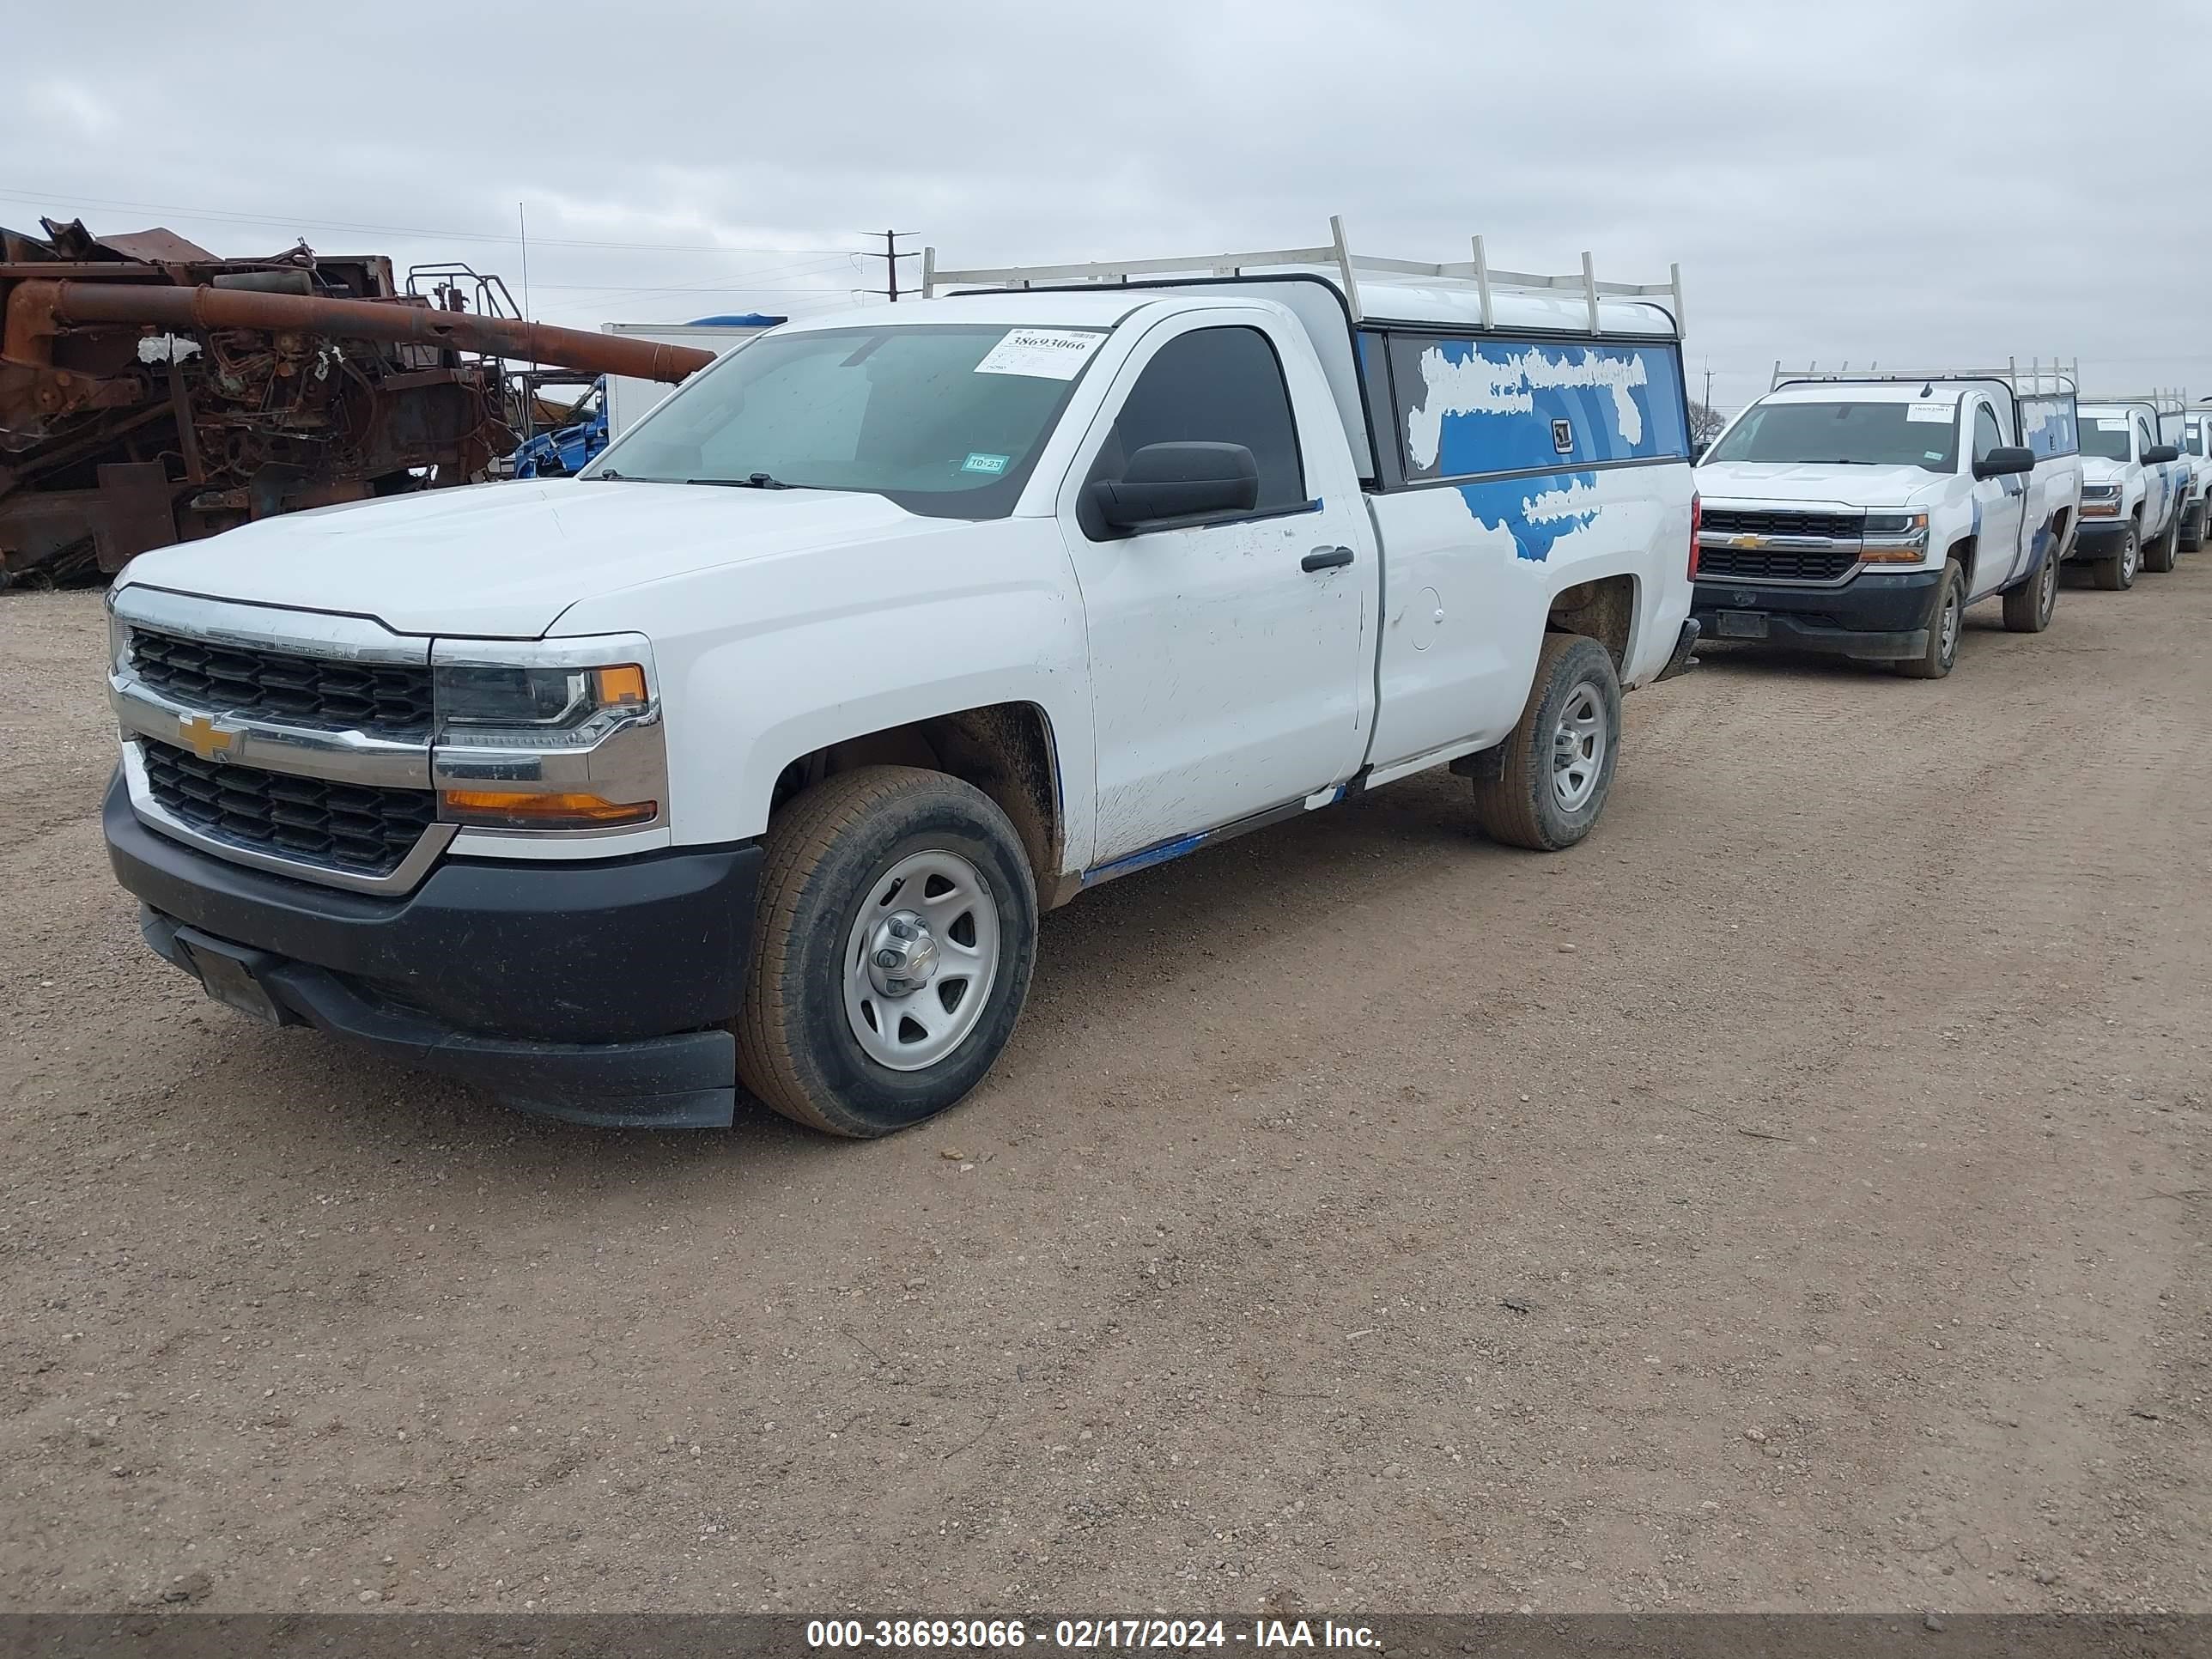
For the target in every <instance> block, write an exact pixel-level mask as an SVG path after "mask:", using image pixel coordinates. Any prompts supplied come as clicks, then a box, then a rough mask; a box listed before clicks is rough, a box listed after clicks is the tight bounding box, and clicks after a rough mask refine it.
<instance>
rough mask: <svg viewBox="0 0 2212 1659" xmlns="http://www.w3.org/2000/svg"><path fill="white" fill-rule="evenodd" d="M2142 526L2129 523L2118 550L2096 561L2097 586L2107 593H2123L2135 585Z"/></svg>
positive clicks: (2140, 561) (2140, 562)
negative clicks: (2107, 557)
mask: <svg viewBox="0 0 2212 1659" xmlns="http://www.w3.org/2000/svg"><path fill="white" fill-rule="evenodd" d="M2140 568H2142V526H2141V525H2138V524H2136V523H2134V522H2132V521H2130V523H2129V525H2128V527H2127V532H2126V533H2125V535H2124V536H2123V537H2122V538H2121V540H2120V550H2119V551H2118V552H2117V553H2115V554H2113V555H2112V557H2111V558H2109V559H2100V560H2098V561H2097V586H2100V587H2101V588H2103V589H2104V590H2105V592H2107V593H2124V592H2127V591H2128V589H2130V587H2133V586H2135V585H2136V571H2137V570H2138V569H2140Z"/></svg>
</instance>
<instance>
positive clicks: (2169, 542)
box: [2142, 513, 2181, 576]
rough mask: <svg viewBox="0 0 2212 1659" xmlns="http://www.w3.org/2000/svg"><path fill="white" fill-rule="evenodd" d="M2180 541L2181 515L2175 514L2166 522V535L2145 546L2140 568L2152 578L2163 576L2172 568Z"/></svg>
mask: <svg viewBox="0 0 2212 1659" xmlns="http://www.w3.org/2000/svg"><path fill="white" fill-rule="evenodd" d="M2180 540H2181V515H2180V514H2179V513H2175V514H2174V515H2173V516H2172V518H2170V519H2168V520H2166V533H2165V534H2164V535H2162V536H2160V537H2157V538H2154V540H2152V541H2150V542H2149V543H2148V544H2145V546H2144V548H2143V554H2142V568H2144V569H2146V570H2148V571H2149V572H2150V573H2151V574H2152V575H2154V576H2163V575H2166V574H2168V573H2169V572H2171V571H2172V568H2173V555H2174V552H2175V550H2176V548H2177V546H2178V544H2179V542H2180Z"/></svg>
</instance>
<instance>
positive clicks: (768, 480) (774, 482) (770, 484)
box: [684, 472, 797, 489]
mask: <svg viewBox="0 0 2212 1659" xmlns="http://www.w3.org/2000/svg"><path fill="white" fill-rule="evenodd" d="M684 483H688V484H720V485H721V486H722V487H723V488H725V489H795V488H797V486H796V485H793V484H787V483H784V481H783V480H782V479H781V478H772V477H769V475H768V474H767V473H765V472H755V473H752V474H750V476H749V477H743V478H686V479H685V480H684Z"/></svg>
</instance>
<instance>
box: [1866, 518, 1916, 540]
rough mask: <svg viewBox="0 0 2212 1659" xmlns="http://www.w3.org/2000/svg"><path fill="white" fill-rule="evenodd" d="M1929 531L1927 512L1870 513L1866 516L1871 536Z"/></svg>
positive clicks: (1901, 534) (1867, 529)
mask: <svg viewBox="0 0 2212 1659" xmlns="http://www.w3.org/2000/svg"><path fill="white" fill-rule="evenodd" d="M1915 532H1917V533H1918V534H1920V535H1921V536H1923V537H1924V536H1926V535H1927V533H1928V515H1927V514H1926V513H1868V514H1867V516H1866V533H1867V534H1868V535H1869V536H1881V537H1893V536H1910V535H1912V534H1914V533H1915Z"/></svg>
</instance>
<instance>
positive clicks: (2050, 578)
mask: <svg viewBox="0 0 2212 1659" xmlns="http://www.w3.org/2000/svg"><path fill="white" fill-rule="evenodd" d="M2057 609H2058V549H2057V544H2055V543H2054V544H2053V545H2052V547H2051V551H2050V552H2048V553H2046V554H2045V555H2044V557H2043V564H2042V566H2041V568H2039V569H2038V570H2037V571H2036V573H2035V574H2034V575H2033V576H2032V577H2031V578H2029V580H2027V582H2026V583H2025V584H2023V585H2022V586H2019V587H2016V588H2015V589H2014V590H2013V591H2012V592H2009V593H2008V594H2006V595H2005V596H2004V625H2005V626H2006V627H2007V628H2008V629H2010V630H2011V631H2012V632H2014V633H2015V634H2040V633H2041V632H2042V631H2043V630H2044V629H2046V628H2048V627H2050V626H2051V613H2052V612H2053V611H2056V610H2057Z"/></svg>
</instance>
